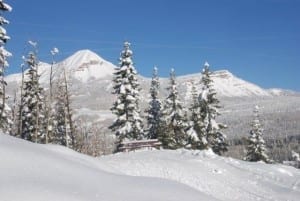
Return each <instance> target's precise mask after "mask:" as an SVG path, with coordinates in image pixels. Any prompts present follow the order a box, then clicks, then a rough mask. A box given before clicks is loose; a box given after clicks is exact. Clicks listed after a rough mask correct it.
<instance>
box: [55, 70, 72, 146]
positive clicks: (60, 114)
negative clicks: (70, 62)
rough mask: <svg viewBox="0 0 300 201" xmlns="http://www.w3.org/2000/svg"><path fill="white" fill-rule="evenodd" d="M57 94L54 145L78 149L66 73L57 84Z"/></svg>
mask: <svg viewBox="0 0 300 201" xmlns="http://www.w3.org/2000/svg"><path fill="white" fill-rule="evenodd" d="M57 85H58V86H57V93H56V96H55V99H56V100H55V104H54V110H55V114H54V117H53V119H54V122H53V126H54V128H53V131H52V132H53V143H55V144H60V145H63V146H66V147H69V148H73V149H75V148H76V143H77V142H76V137H75V129H74V122H73V114H72V110H71V101H70V90H69V84H68V79H67V74H66V71H65V70H64V73H63V77H62V78H61V79H59V80H58V82H57Z"/></svg>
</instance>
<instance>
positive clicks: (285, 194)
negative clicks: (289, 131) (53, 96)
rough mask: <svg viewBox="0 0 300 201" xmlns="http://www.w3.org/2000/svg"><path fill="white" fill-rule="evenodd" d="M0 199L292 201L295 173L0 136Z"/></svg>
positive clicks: (208, 158)
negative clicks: (95, 151)
mask: <svg viewBox="0 0 300 201" xmlns="http://www.w3.org/2000/svg"><path fill="white" fill-rule="evenodd" d="M0 161H1V164H0V178H1V179H0V200H1V201H53V200H59V201H144V200H145V201H153V200H155V201H160V200H161V201H183V200H185V201H199V200H201V201H207V200H223V201H231V200H243V201H254V200H262V201H297V200H299V197H300V171H299V169H295V168H293V167H289V166H283V165H268V164H263V163H250V162H244V161H239V160H235V159H232V158H224V157H219V156H216V155H214V154H213V153H212V152H211V151H202V152H201V151H187V150H177V151H170V150H161V151H160V150H157V151H139V152H131V153H119V154H115V155H110V156H104V157H100V158H92V157H89V156H85V155H82V154H79V153H76V152H74V151H72V150H69V149H67V148H64V147H61V146H56V145H38V144H33V143H30V142H27V141H24V140H20V139H17V138H13V137H10V136H6V135H3V134H0Z"/></svg>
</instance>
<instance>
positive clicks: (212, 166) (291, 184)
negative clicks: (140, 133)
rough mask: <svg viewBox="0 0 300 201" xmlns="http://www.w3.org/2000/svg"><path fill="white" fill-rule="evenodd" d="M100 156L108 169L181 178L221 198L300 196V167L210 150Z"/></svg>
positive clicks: (266, 200) (283, 199) (265, 200)
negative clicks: (239, 158)
mask: <svg viewBox="0 0 300 201" xmlns="http://www.w3.org/2000/svg"><path fill="white" fill-rule="evenodd" d="M99 160H100V163H101V164H105V165H107V171H111V172H115V173H123V174H126V175H132V176H143V177H155V178H165V179H168V180H173V181H177V182H180V183H182V184H186V185H187V186H190V187H193V188H194V189H196V190H198V191H199V192H201V193H204V194H206V195H210V196H212V197H214V198H216V199H217V200H224V201H225V200H226V201H228V200H239V201H252V200H261V201H270V200H272V201H275V200H276V201H299V200H300V170H299V169H296V168H293V167H288V166H284V165H279V164H272V165H271V164H264V163H262V162H258V163H253V162H246V161H240V160H236V159H232V158H226V157H220V156H218V155H215V154H214V153H213V152H212V151H209V150H208V151H188V150H177V151H171V150H164V151H160V150H156V151H138V152H131V153H119V154H115V155H111V156H105V157H101V158H100V159H99ZM199 200H201V199H199Z"/></svg>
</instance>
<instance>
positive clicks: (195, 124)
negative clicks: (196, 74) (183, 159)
mask: <svg viewBox="0 0 300 201" xmlns="http://www.w3.org/2000/svg"><path fill="white" fill-rule="evenodd" d="M191 95H192V104H191V107H190V111H191V117H190V128H189V130H188V147H187V148H191V149H200V150H203V149H207V148H208V141H207V135H206V127H205V124H204V120H205V117H206V116H205V115H201V114H204V113H203V111H201V108H202V107H201V105H200V102H199V100H201V99H199V94H198V93H197V90H196V86H195V84H194V83H192V90H191ZM201 112H202V113H201Z"/></svg>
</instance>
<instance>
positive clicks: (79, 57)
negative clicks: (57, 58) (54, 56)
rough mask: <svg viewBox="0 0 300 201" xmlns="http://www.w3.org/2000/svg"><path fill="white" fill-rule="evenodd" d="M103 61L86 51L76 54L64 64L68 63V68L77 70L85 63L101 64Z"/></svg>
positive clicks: (91, 52) (93, 53)
mask: <svg viewBox="0 0 300 201" xmlns="http://www.w3.org/2000/svg"><path fill="white" fill-rule="evenodd" d="M103 61H104V59H102V58H101V57H100V56H99V55H97V54H96V53H95V52H93V51H91V50H88V49H85V50H79V51H77V52H75V53H74V54H73V55H71V56H70V57H68V58H67V59H65V60H64V63H66V64H67V65H68V66H73V67H72V68H77V67H79V66H81V65H82V64H85V63H91V62H92V63H100V62H103Z"/></svg>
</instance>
